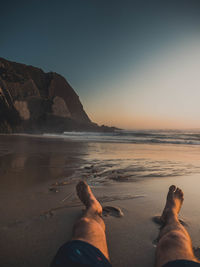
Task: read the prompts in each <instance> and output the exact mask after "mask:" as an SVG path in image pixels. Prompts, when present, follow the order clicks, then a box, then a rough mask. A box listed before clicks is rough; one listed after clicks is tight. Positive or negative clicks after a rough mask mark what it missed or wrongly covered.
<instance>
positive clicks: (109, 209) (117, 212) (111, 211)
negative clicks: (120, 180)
mask: <svg viewBox="0 0 200 267" xmlns="http://www.w3.org/2000/svg"><path fill="white" fill-rule="evenodd" d="M109 215H110V216H114V217H123V216H124V213H123V212H122V210H121V209H120V208H119V207H114V206H104V207H103V216H105V217H107V216H109Z"/></svg>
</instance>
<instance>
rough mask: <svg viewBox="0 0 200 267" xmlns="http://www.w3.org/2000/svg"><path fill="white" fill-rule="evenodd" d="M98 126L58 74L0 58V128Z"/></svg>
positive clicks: (31, 129) (34, 129)
mask: <svg viewBox="0 0 200 267" xmlns="http://www.w3.org/2000/svg"><path fill="white" fill-rule="evenodd" d="M100 128H101V127H98V125H97V124H95V123H92V122H91V121H90V119H89V117H88V116H87V114H86V112H85V111H84V109H83V106H82V104H81V102H80V100H79V97H78V95H77V94H76V93H75V91H74V90H73V89H72V87H71V86H70V85H69V83H68V82H67V81H66V80H65V79H64V78H63V77H62V76H61V75H59V74H57V73H53V72H49V73H45V72H43V71H42V70H41V69H39V68H35V67H33V66H27V65H24V64H20V63H15V62H11V61H8V60H5V59H3V58H0V132H5V133H12V132H63V131H68V130H101V129H100Z"/></svg>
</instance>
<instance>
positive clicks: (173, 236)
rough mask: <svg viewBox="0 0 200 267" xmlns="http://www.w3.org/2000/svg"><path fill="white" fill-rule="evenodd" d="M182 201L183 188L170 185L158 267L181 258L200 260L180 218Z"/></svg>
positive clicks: (164, 213) (163, 220) (157, 259)
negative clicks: (195, 254)
mask: <svg viewBox="0 0 200 267" xmlns="http://www.w3.org/2000/svg"><path fill="white" fill-rule="evenodd" d="M182 203H183V192H182V190H181V189H179V188H177V187H176V186H174V185H172V186H170V188H169V192H168V195H167V201H166V205H165V208H164V210H163V213H162V216H161V220H162V222H163V224H164V227H163V228H162V229H161V231H160V236H159V242H158V246H157V250H156V267H161V266H163V265H164V264H166V263H167V262H169V261H174V260H179V259H182V260H191V261H196V262H198V260H197V259H196V258H195V256H194V253H193V249H192V242H191V239H190V236H189V234H188V232H187V231H186V229H185V228H184V227H183V225H181V224H180V222H179V220H178V213H179V211H180V209H181V206H182Z"/></svg>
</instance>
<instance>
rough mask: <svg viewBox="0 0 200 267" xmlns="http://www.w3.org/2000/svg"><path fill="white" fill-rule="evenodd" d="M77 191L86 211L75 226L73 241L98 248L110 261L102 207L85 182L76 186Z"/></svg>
mask: <svg viewBox="0 0 200 267" xmlns="http://www.w3.org/2000/svg"><path fill="white" fill-rule="evenodd" d="M76 190H77V195H78V197H79V198H80V200H81V201H82V203H83V204H84V205H85V207H86V210H85V212H84V214H83V216H82V217H81V218H80V219H79V220H78V221H77V222H76V223H75V225H74V230H73V237H72V239H73V240H82V241H85V242H88V243H90V244H91V245H93V246H95V247H97V248H98V249H99V250H100V251H101V252H102V253H103V254H104V256H105V257H106V258H107V259H109V255H108V247H107V242H106V235H105V224H104V221H103V219H102V206H101V204H100V203H99V202H98V201H97V199H96V198H95V196H94V195H93V193H92V191H91V189H90V187H89V186H88V185H87V183H86V182H85V181H80V182H79V183H78V184H77V186H76Z"/></svg>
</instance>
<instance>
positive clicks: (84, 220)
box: [74, 217, 91, 227]
mask: <svg viewBox="0 0 200 267" xmlns="http://www.w3.org/2000/svg"><path fill="white" fill-rule="evenodd" d="M90 223H91V220H90V218H87V217H82V218H80V219H79V220H77V221H76V223H75V225H74V226H75V227H78V226H80V225H87V224H90Z"/></svg>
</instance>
